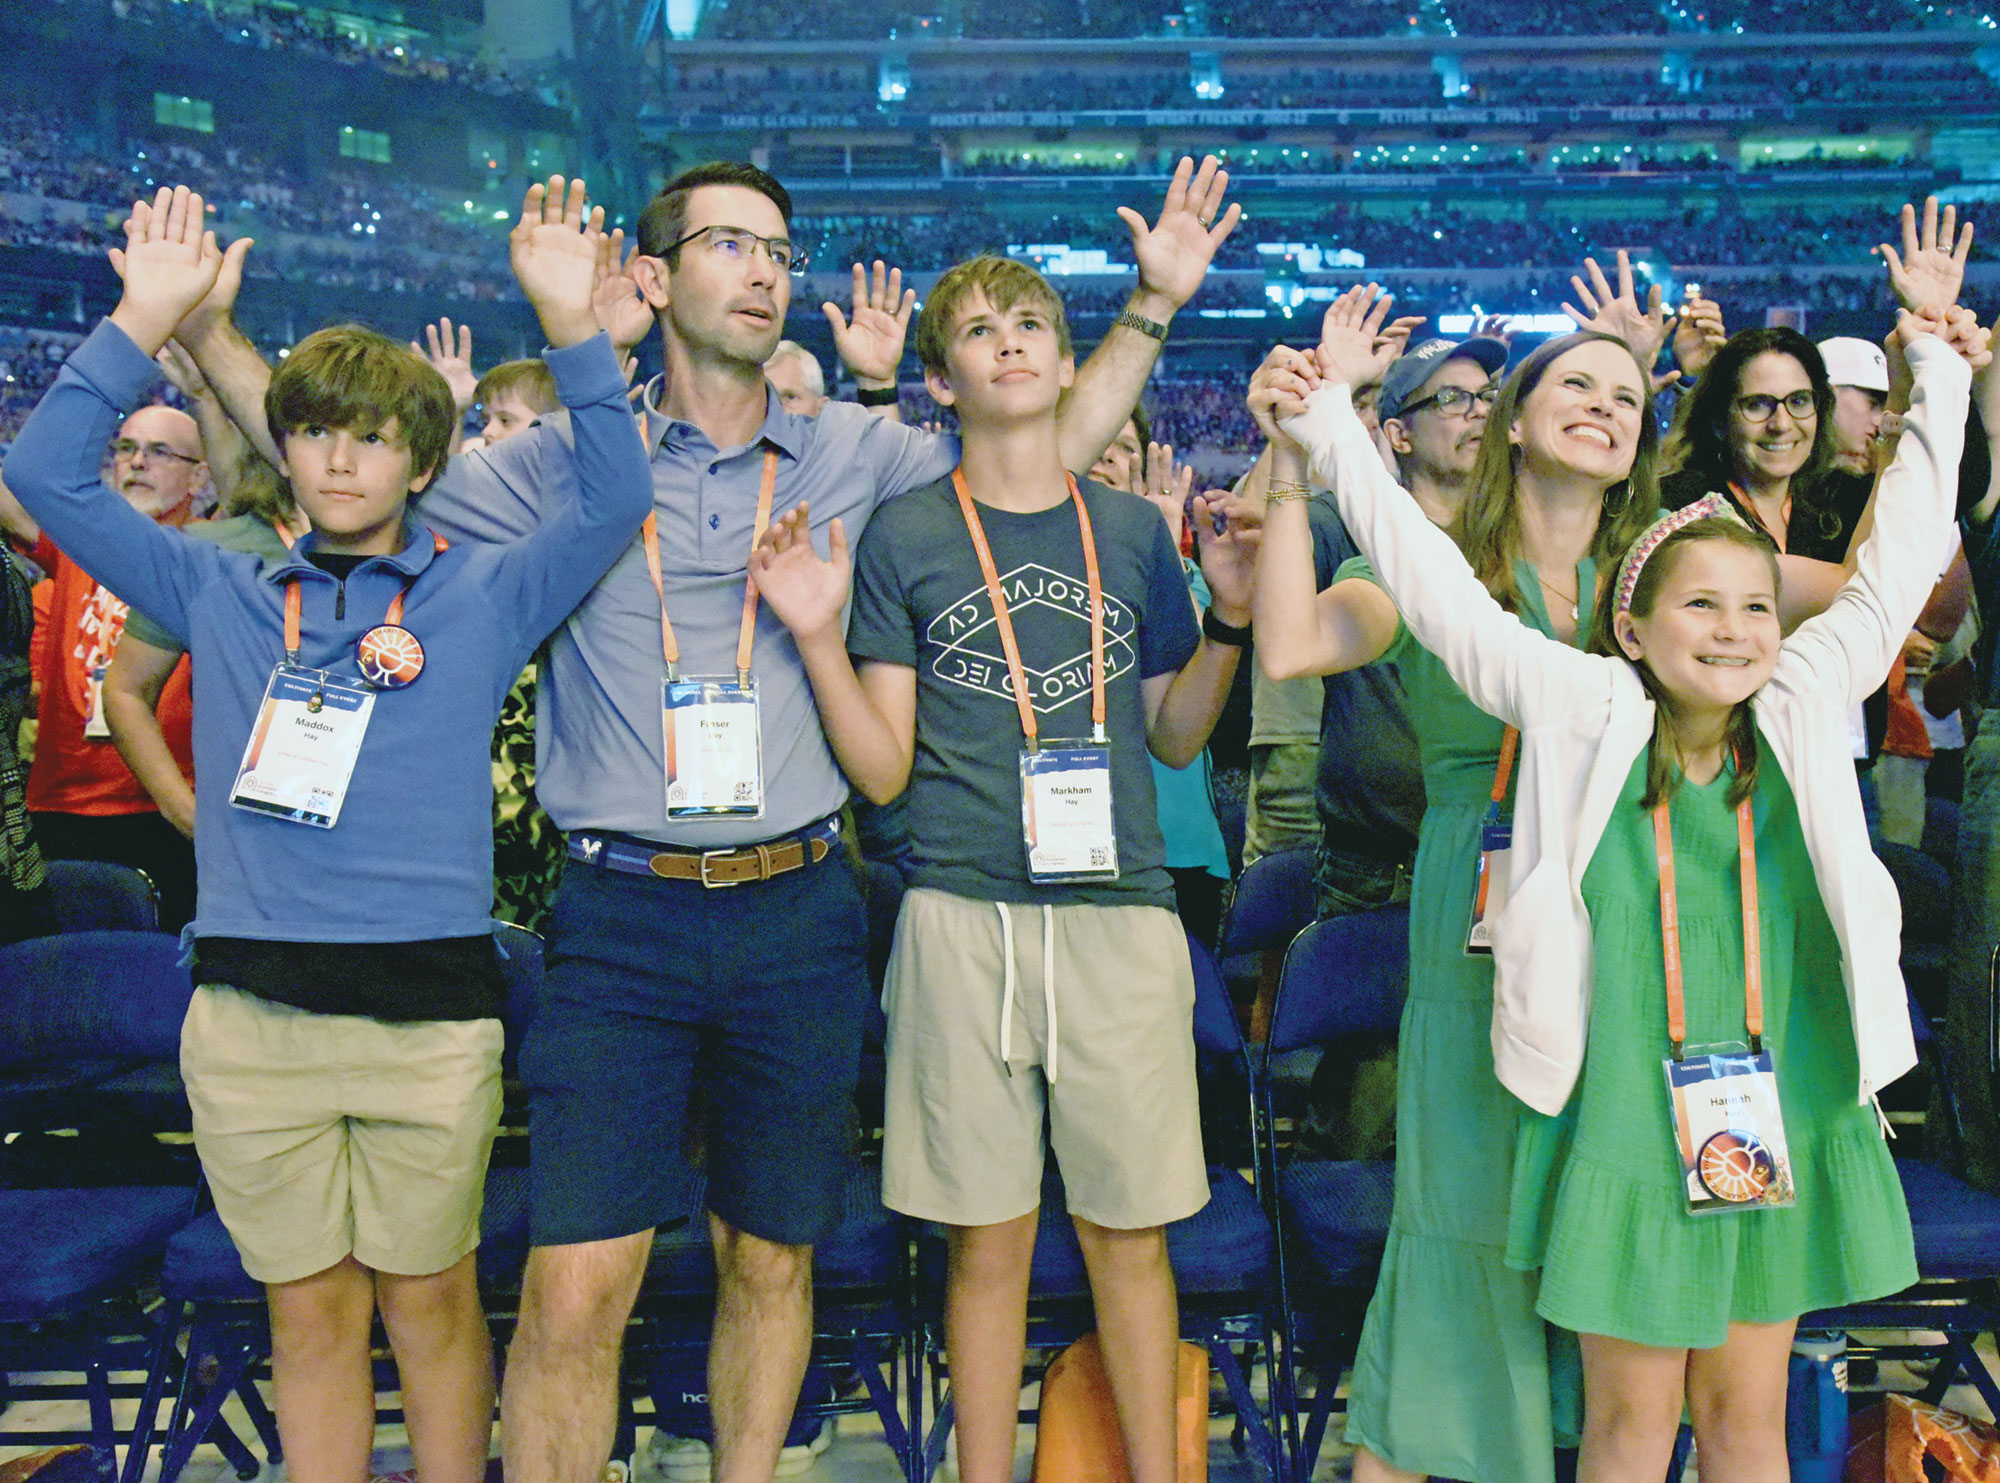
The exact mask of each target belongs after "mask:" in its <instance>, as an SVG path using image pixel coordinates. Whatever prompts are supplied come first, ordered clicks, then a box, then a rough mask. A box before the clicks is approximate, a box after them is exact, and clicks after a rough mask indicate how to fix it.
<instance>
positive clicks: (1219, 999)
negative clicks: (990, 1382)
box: [917, 938, 1284, 1483]
mask: <svg viewBox="0 0 2000 1483" xmlns="http://www.w3.org/2000/svg"><path fill="white" fill-rule="evenodd" d="M1188 951H1189V953H1190V954H1191V955H1192V957H1193V963H1194V970H1195V975H1194V976H1195V1009H1194V1038H1195V1045H1196V1048H1197V1050H1198V1051H1199V1052H1200V1053H1201V1054H1202V1056H1203V1057H1204V1058H1205V1059H1208V1060H1210V1061H1211V1063H1212V1064H1215V1063H1219V1064H1220V1065H1221V1066H1224V1067H1229V1068H1232V1069H1233V1070H1234V1071H1235V1072H1236V1073H1237V1076H1238V1077H1240V1080H1234V1081H1231V1082H1230V1083H1229V1086H1230V1087H1231V1088H1233V1089H1235V1090H1238V1091H1240V1092H1242V1093H1243V1094H1244V1098H1245V1099H1244V1102H1243V1103H1242V1104H1241V1110H1240V1111H1239V1112H1238V1113H1237V1114H1236V1115H1235V1120H1236V1121H1240V1122H1243V1123H1245V1124H1246V1126H1247V1122H1248V1114H1249V1112H1250V1108H1249V1104H1248V1096H1247V1093H1248V1089H1249V1085H1250V1083H1249V1079H1248V1073H1249V1066H1248V1052H1247V1050H1246V1049H1245V1047H1244V1044H1243V1034H1242V1030H1241V1028H1240V1026H1239V1025H1238V1023H1237V1019H1236V1012H1235V1009H1234V1007H1233V1006H1232V1005H1231V1004H1230V1001H1229V995H1228V992H1227V990H1226V989H1225V988H1224V986H1223V982H1222V974H1221V971H1220V969H1219V968H1218V967H1217V966H1216V963H1215V960H1214V958H1213V957H1212V956H1211V955H1210V954H1209V952H1208V950H1207V949H1206V948H1204V947H1203V946H1202V945H1201V944H1200V943H1198V942H1196V941H1194V940H1193V939H1192V938H1190V939H1189V941H1188ZM1218 1100H1219V1099H1218ZM1209 1105H1210V1106H1211V1107H1214V1106H1215V1104H1214V1103H1210V1104H1209ZM1217 1112H1218V1118H1219V1117H1220V1116H1222V1114H1221V1113H1220V1111H1219V1109H1217ZM1218 1136H1229V1133H1228V1131H1227V1130H1218V1129H1214V1128H1209V1129H1205V1130H1204V1137H1205V1138H1208V1139H1209V1140H1210V1141H1211V1142H1212V1141H1214V1140H1215V1139H1216V1138H1217V1137H1218ZM1208 1181H1209V1200H1208V1204H1207V1205H1205V1206H1203V1207H1202V1209H1201V1210H1199V1211H1197V1212H1196V1213H1195V1214H1194V1215H1191V1216H1189V1217H1188V1218H1187V1219H1186V1220H1182V1221H1176V1222H1174V1223H1173V1224H1172V1225H1170V1226H1168V1227H1167V1231H1166V1235H1167V1257H1168V1260H1169V1262H1170V1263H1171V1264H1172V1266H1173V1270H1174V1283H1175V1286H1176V1288H1177V1289H1178V1291H1179V1296H1180V1318H1181V1336H1182V1337H1183V1338H1184V1339H1189V1340H1192V1341H1193V1342H1195V1343H1198V1344H1200V1345H1201V1346H1202V1347H1203V1348H1204V1349H1206V1350H1207V1351H1208V1355H1209V1360H1210V1364H1211V1366H1212V1368H1213V1370H1214V1373H1215V1374H1217V1375H1218V1376H1220V1377H1221V1379H1222V1382H1223V1385H1224V1388H1225V1390H1226V1391H1227V1393H1228V1397H1229V1404H1230V1408H1231V1410H1232V1411H1233V1412H1234V1414H1235V1418H1236V1423H1237V1427H1236V1440H1237V1441H1238V1442H1240V1443H1247V1444H1248V1447H1249V1452H1250V1458H1251V1462H1252V1464H1253V1466H1254V1467H1255V1468H1256V1469H1257V1471H1258V1473H1259V1475H1260V1476H1261V1477H1263V1478H1265V1479H1267V1480H1275V1479H1277V1478H1279V1477H1281V1476H1282V1475H1283V1466H1284V1463H1283V1449H1282V1446H1281V1445H1280V1441H1279V1436H1278V1432H1277V1429H1276V1426H1275V1422H1276V1418H1277V1416H1278V1414H1279V1405H1280V1401H1279V1395H1278V1389H1279V1379H1278V1373H1277V1370H1276V1367H1275V1366H1273V1365H1272V1364H1271V1354H1272V1347H1273V1346H1272V1336H1273V1335H1274V1334H1275V1333H1276V1331H1277V1323H1278V1306H1279V1305H1278V1296H1279V1295H1278V1289H1277V1284H1276V1281H1275V1272H1276V1268H1275V1243H1274V1241H1273V1239H1272V1232H1271V1223H1270V1219H1269V1217H1268V1216H1267V1215H1266V1214H1265V1212H1264V1209H1263V1206H1262V1204H1261V1203H1260V1201H1259V1198H1258V1193H1257V1190H1256V1188H1255V1186H1254V1185H1253V1183H1252V1181H1251V1180H1248V1179H1245V1178H1244V1177H1243V1175H1242V1174H1241V1173H1239V1172H1238V1171H1237V1170H1235V1169H1233V1168H1225V1167H1218V1166H1215V1165H1214V1164H1213V1163H1211V1166H1210V1168H1209V1171H1208ZM946 1260H947V1257H946V1245H945V1237H944V1233H943V1231H942V1230H941V1229H939V1228H938V1227H936V1226H926V1227H924V1228H923V1229H922V1230H921V1231H920V1232H919V1235H918V1243H917V1270H918V1277H917V1282H918V1291H919V1294H920V1296H919V1304H920V1308H921V1311H922V1321H923V1324H924V1330H923V1338H924V1343H925V1350H926V1353H927V1354H928V1356H929V1357H930V1359H931V1362H932V1369H933V1374H934V1376H943V1377H946V1378H948V1370H947V1367H946V1364H945V1359H946V1356H945V1354H944V1350H943V1346H944V1323H943V1312H944V1284H945V1267H946ZM1028 1291H1029V1311H1028V1345H1029V1347H1030V1348H1031V1349H1041V1350H1050V1349H1058V1348H1061V1347H1062V1346H1064V1345H1067V1344H1069V1343H1072V1342H1074V1341H1075V1340H1076V1339H1078V1338H1080V1337H1081V1336H1082V1335H1083V1334H1085V1333H1087V1332H1089V1331H1090V1330H1091V1329H1092V1328H1093V1327H1094V1320H1093V1319H1092V1317H1091V1310H1090V1282H1089V1276H1088V1273H1087V1272H1086V1271H1085V1269H1084V1263H1083V1250H1082V1248H1081V1246H1079V1245H1078V1243H1077V1238H1076V1228H1075V1226H1074V1225H1073V1224H1072V1223H1071V1221H1070V1219H1069V1210H1068V1206H1067V1203H1066V1201H1065V1197H1064V1191H1063V1185H1062V1177H1061V1173H1060V1171H1059V1170H1057V1169H1056V1168H1054V1166H1053V1165H1051V1166H1050V1167H1049V1169H1048V1171H1047V1173H1046V1174H1045V1176H1044V1179H1043V1184H1042V1203H1041V1210H1040V1215H1039V1218H1038V1220H1037V1222H1036V1231H1035V1255H1034V1265H1033V1267H1032V1269H1031V1271H1030V1276H1029V1288H1028ZM1246 1360H1247V1361H1248V1363H1247V1365H1246ZM1259 1362H1262V1363H1263V1364H1264V1365H1265V1367H1266V1373H1267V1379H1268V1381H1269V1385H1268V1392H1269V1394H1270V1396H1271V1400H1270V1401H1269V1402H1268V1403H1260V1402H1259V1401H1258V1400H1257V1398H1256V1393H1255V1391H1254V1390H1253V1388H1252V1386H1251V1384H1250V1373H1251V1371H1252V1370H1254V1368H1255V1366H1256V1365H1257V1363H1259ZM933 1389H934V1390H935V1391H936V1392H937V1393H936V1395H935V1397H934V1400H935V1409H936V1416H935V1419H934V1420H933V1421H932V1423H931V1426H930V1429H929V1431H928V1432H927V1433H926V1434H925V1435H924V1449H923V1457H922V1459H921V1462H922V1471H921V1472H920V1473H919V1474H918V1475H917V1478H918V1483H922V1480H923V1479H927V1478H929V1477H930V1476H931V1474H932V1472H934V1471H935V1469H936V1468H937V1466H938V1464H939V1463H940V1462H941V1461H943V1458H944V1450H945V1444H946V1441H947V1439H948V1437H949V1436H950V1432H951V1426H952V1418H953V1406H952V1400H951V1395H950V1392H949V1390H948V1389H939V1387H938V1385H937V1383H936V1381H935V1380H934V1383H933ZM1022 1419H1023V1420H1033V1419H1034V1415H1033V1413H1024V1414H1023V1417H1022Z"/></svg>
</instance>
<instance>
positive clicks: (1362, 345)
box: [1319, 283, 1423, 387]
mask: <svg viewBox="0 0 2000 1483" xmlns="http://www.w3.org/2000/svg"><path fill="white" fill-rule="evenodd" d="M1395 302H1396V299H1395V295H1393V294H1385V293H1383V292H1382V286H1381V285H1380V284H1379V283H1367V284H1356V285H1355V286H1354V287H1353V288H1350V289H1349V290H1348V291H1347V292H1346V293H1344V294H1342V295H1341V296H1340V297H1339V298H1337V299H1335V300H1334V301H1333V302H1332V303H1331V304H1329V305H1328V306H1327V311H1326V318H1325V319H1323V320H1321V321H1320V335H1319V371H1320V375H1321V376H1322V377H1324V378H1325V379H1326V380H1328V381H1333V382H1339V383H1344V384H1346V385H1348V386H1354V387H1361V386H1376V385H1379V384H1380V383H1381V380H1382V378H1383V377H1384V376H1386V375H1387V374H1388V373H1389V367H1390V366H1391V365H1393V364H1394V363H1395V360H1396V357H1397V356H1399V355H1401V354H1402V353H1403V346H1404V344H1405V343H1406V342H1407V341H1408V340H1409V338H1410V331H1411V330H1412V329H1414V328H1416V326H1418V325H1419V324H1422V323H1423V321H1422V320H1421V319H1417V318H1405V319H1398V320H1397V321H1396V322H1395V323H1394V324H1390V325H1388V326H1387V328H1384V322H1385V321H1386V320H1387V319H1388V317H1389V309H1390V306H1391V305H1393V304H1394V303H1395Z"/></svg>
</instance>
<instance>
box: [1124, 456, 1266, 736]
mask: <svg viewBox="0 0 2000 1483" xmlns="http://www.w3.org/2000/svg"><path fill="white" fill-rule="evenodd" d="M1223 498H1224V497H1223V496H1221V495H1212V496H1211V495H1197V496H1195V500H1194V532H1195V542H1196V544H1197V545H1198V546H1199V547H1200V550H1201V574H1202V579H1203V580H1204V581H1205V582H1207V583H1208V597H1209V603H1208V610H1209V612H1210V613H1211V614H1213V615H1214V617H1215V621H1216V622H1218V623H1220V624H1223V625H1225V626H1227V627H1230V628H1248V627H1249V626H1250V622H1251V616H1252V615H1251V609H1250V593H1251V588H1252V586H1253V584H1254V582H1255V579H1256V547H1257V543H1258V541H1259V539H1260V537H1259V535H1258V534H1257V533H1256V532H1252V531H1241V530H1237V529H1234V528H1232V529H1229V530H1226V531H1224V532H1223V534H1221V535H1215V534H1213V531H1214V529H1215V526H1214V524H1213V521H1214V517H1215V514H1216V512H1217V511H1219V510H1220V509H1221V508H1222V503H1223ZM1242 660H1243V650H1242V649H1241V648H1240V647H1238V646H1237V645H1234V644H1224V643H1218V642H1216V640H1214V639H1212V638H1210V637H1209V636H1208V635H1207V634H1206V633H1204V634H1203V635H1202V636H1201V642H1200V644H1199V645H1198V646H1197V647H1196V649H1195V651H1194V657H1193V658H1191V659H1189V660H1188V662H1187V663H1186V664H1184V665H1182V666H1181V667H1180V668H1179V669H1178V670H1176V671H1175V672H1174V673H1173V674H1171V675H1154V676H1153V677H1151V678H1150V679H1147V680H1145V681H1143V682H1142V685H1141V688H1142V690H1143V693H1144V695H1145V699H1146V749H1147V750H1148V751H1150V752H1151V753H1152V754H1153V755H1154V756H1155V757H1157V758H1159V759H1160V761H1161V762H1163V763H1165V764H1166V765H1167V766H1168V767H1176V768H1178V767H1186V766H1187V765H1188V764H1189V763H1190V762H1192V761H1194V759H1195V758H1197V757H1199V756H1200V755H1201V749H1202V748H1203V747H1205V746H1207V745H1208V738H1209V734H1210V733H1211V732H1213V731H1214V730H1215V723H1216V722H1217V721H1218V720H1220V719H1221V717H1222V708H1223V706H1225V705H1226V704H1228V701H1229V690H1230V686H1231V685H1232V684H1233V683H1234V682H1235V679H1236V667H1237V665H1238V664H1240V663H1241V662H1242Z"/></svg>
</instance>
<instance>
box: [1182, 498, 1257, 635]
mask: <svg viewBox="0 0 2000 1483" xmlns="http://www.w3.org/2000/svg"><path fill="white" fill-rule="evenodd" d="M1228 504H1229V495H1228V494H1227V493H1226V492H1225V491H1223V490H1220V489H1211V490H1209V492H1208V493H1207V494H1198V495H1196V496H1195V498H1194V515H1193V518H1194V543H1195V550H1196V552H1197V553H1198V554H1199V556H1200V558H1201V577H1202V580H1203V581H1204V582H1206V583H1208V597H1209V603H1208V607H1209V611H1210V612H1212V613H1214V614H1215V616H1216V620H1217V621H1218V622H1221V623H1227V624H1228V625H1229V626H1230V627H1231V628H1244V627H1247V626H1248V625H1249V622H1250V594H1251V593H1252V591H1254V590H1255V588H1256V585H1257V580H1256V579H1257V543H1258V542H1259V541H1260V540H1261V539H1263V532H1262V531H1261V530H1252V529H1247V528H1245V527H1243V526H1239V525H1237V524H1236V523H1234V522H1231V523H1230V524H1229V525H1228V526H1227V527H1226V528H1225V529H1224V530H1223V532H1222V534H1221V535H1217V534H1215V519H1216V517H1217V516H1218V515H1226V514H1227V513H1228V508H1227V507H1228Z"/></svg>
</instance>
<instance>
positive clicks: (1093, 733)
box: [1090, 726, 1111, 747]
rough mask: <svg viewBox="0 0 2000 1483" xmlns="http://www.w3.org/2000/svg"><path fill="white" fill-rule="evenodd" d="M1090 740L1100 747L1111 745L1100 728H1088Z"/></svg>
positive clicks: (1109, 739)
mask: <svg viewBox="0 0 2000 1483" xmlns="http://www.w3.org/2000/svg"><path fill="white" fill-rule="evenodd" d="M1090 739H1091V740H1092V741H1093V742H1095V743H1096V744H1097V745H1098V746H1100V747H1104V746H1109V745H1110V744H1111V738H1109V737H1108V736H1106V735H1105V734H1104V728H1103V727H1102V726H1093V727H1091V728H1090Z"/></svg>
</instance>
